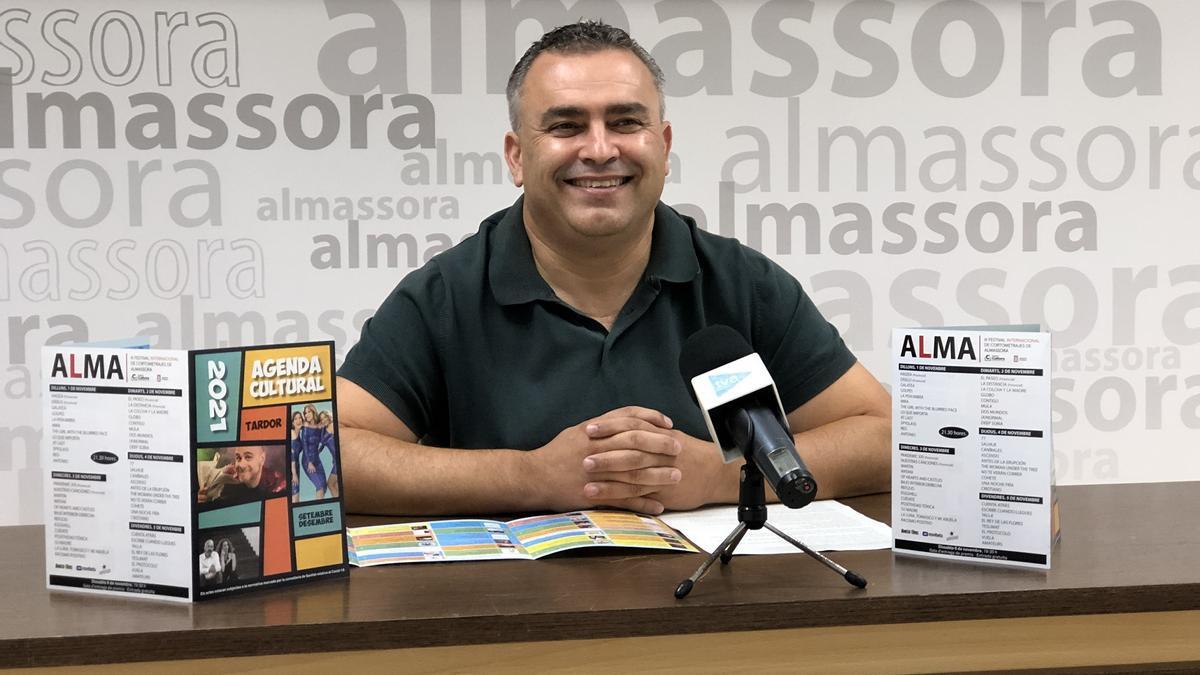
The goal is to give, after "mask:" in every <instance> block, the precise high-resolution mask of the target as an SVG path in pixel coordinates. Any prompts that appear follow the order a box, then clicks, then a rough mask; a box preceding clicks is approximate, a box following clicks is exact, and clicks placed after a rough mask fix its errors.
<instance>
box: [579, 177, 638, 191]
mask: <svg viewBox="0 0 1200 675" xmlns="http://www.w3.org/2000/svg"><path fill="white" fill-rule="evenodd" d="M632 180H633V176H584V177H580V178H566V179H564V180H563V182H564V183H566V184H567V185H569V186H571V187H574V188H580V189H582V190H586V191H588V192H592V193H604V192H609V191H612V190H615V189H617V188H619V187H621V186H623V185H626V184H628V183H630V182H631V181H632Z"/></svg>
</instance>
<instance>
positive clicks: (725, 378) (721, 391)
mask: <svg viewBox="0 0 1200 675" xmlns="http://www.w3.org/2000/svg"><path fill="white" fill-rule="evenodd" d="M747 377H750V371H748V370H747V371H743V372H740V373H720V374H718V375H709V376H708V381H709V383H710V384H711V385H712V388H713V393H715V394H716V395H717V396H724V395H725V394H726V393H728V392H729V390H731V389H733V388H734V387H736V386H737V385H738V383H739V382H741V381H742V380H744V379H746V378H747Z"/></svg>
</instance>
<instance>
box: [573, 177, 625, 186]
mask: <svg viewBox="0 0 1200 675" xmlns="http://www.w3.org/2000/svg"><path fill="white" fill-rule="evenodd" d="M624 182H625V179H624V178H605V179H604V180H595V179H590V178H576V179H575V180H572V181H571V184H572V185H577V186H579V187H585V188H609V187H617V186H618V185H620V184H621V183H624Z"/></svg>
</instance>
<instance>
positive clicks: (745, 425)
mask: <svg viewBox="0 0 1200 675" xmlns="http://www.w3.org/2000/svg"><path fill="white" fill-rule="evenodd" d="M679 374H680V375H682V376H683V380H684V382H685V383H687V384H688V390H689V392H690V393H691V394H692V400H694V401H696V404H697V405H699V406H700V410H701V412H703V413H704V421H705V422H706V423H707V424H708V429H709V431H710V432H711V433H712V435H713V441H715V442H716V444H717V446H718V447H719V448H721V451H722V452H723V453H724V455H725V461H726V462H730V461H733V460H734V459H736V458H738V457H744V458H745V459H746V461H747V462H754V464H755V466H757V467H758V470H759V471H760V472H761V473H762V475H763V477H764V478H765V479H766V481H767V483H768V484H769V485H770V486H771V489H772V490H774V491H775V494H776V495H778V496H779V501H780V502H782V503H783V504H784V505H786V506H787V507H788V508H793V509H798V508H801V507H803V506H806V505H808V504H809V503H810V502H811V501H812V500H813V499H814V498H815V497H816V496H817V481H816V480H815V479H814V478H813V475H812V473H811V472H809V470H808V467H806V466H805V465H804V460H802V459H801V458H800V453H798V452H796V444H795V442H794V441H793V440H792V434H791V432H790V431H789V430H788V423H787V416H786V414H785V413H784V410H783V404H782V403H781V402H780V400H779V394H778V392H777V391H776V390H775V382H774V381H773V380H772V379H771V375H770V373H769V372H768V371H767V368H766V366H765V365H764V364H763V362H762V358H761V357H759V355H758V354H756V353H755V352H754V350H753V349H751V348H750V345H749V343H747V342H746V339H745V338H743V337H742V336H741V334H740V333H738V332H737V331H736V330H734V329H732V328H730V327H729V326H722V325H713V326H709V327H707V328H704V329H702V330H700V331H697V332H696V333H695V334H693V335H692V336H691V337H689V338H688V339H687V340H686V341H685V342H684V343H683V349H682V350H680V353H679Z"/></svg>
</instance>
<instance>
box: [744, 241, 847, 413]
mask: <svg viewBox="0 0 1200 675" xmlns="http://www.w3.org/2000/svg"><path fill="white" fill-rule="evenodd" d="M755 258H756V259H755V260H752V264H753V266H754V267H757V268H758V269H757V270H756V271H758V272H759V273H758V274H756V275H755V294H754V295H755V312H754V317H753V321H754V333H755V335H756V339H755V349H756V351H758V352H759V354H760V355H761V356H762V357H763V360H764V361H765V362H766V365H767V370H768V371H770V373H771V377H772V378H773V379H774V380H775V386H776V388H777V389H778V390H779V399H780V401H781V402H782V403H783V407H784V410H786V411H788V412H789V413H790V412H791V411H793V410H795V409H796V408H798V407H800V406H801V405H803V404H804V403H806V402H808V400H809V399H811V398H813V397H814V396H816V395H817V394H819V393H821V392H822V391H824V390H825V388H826V387H828V386H829V385H831V384H833V383H834V382H835V381H836V380H837V379H838V378H839V377H841V376H842V375H844V374H845V373H846V371H848V370H849V369H850V367H851V366H853V365H854V364H855V363H856V362H857V359H856V358H855V357H854V354H853V353H851V351H850V349H849V348H848V347H846V343H845V342H844V341H843V340H842V337H841V335H839V334H838V330H837V328H836V327H834V326H833V324H831V323H829V321H827V320H826V319H825V317H824V316H822V315H821V312H820V311H819V310H818V309H817V307H816V305H815V304H813V302H812V300H811V299H810V298H809V297H808V294H807V293H805V292H804V289H803V288H802V287H801V286H800V282H799V281H797V280H796V278H795V277H793V276H792V275H791V274H789V273H788V272H787V271H786V270H784V269H783V268H782V267H779V265H777V264H775V263H774V262H773V261H771V260H769V259H767V258H766V257H765V256H757V255H756V256H755Z"/></svg>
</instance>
